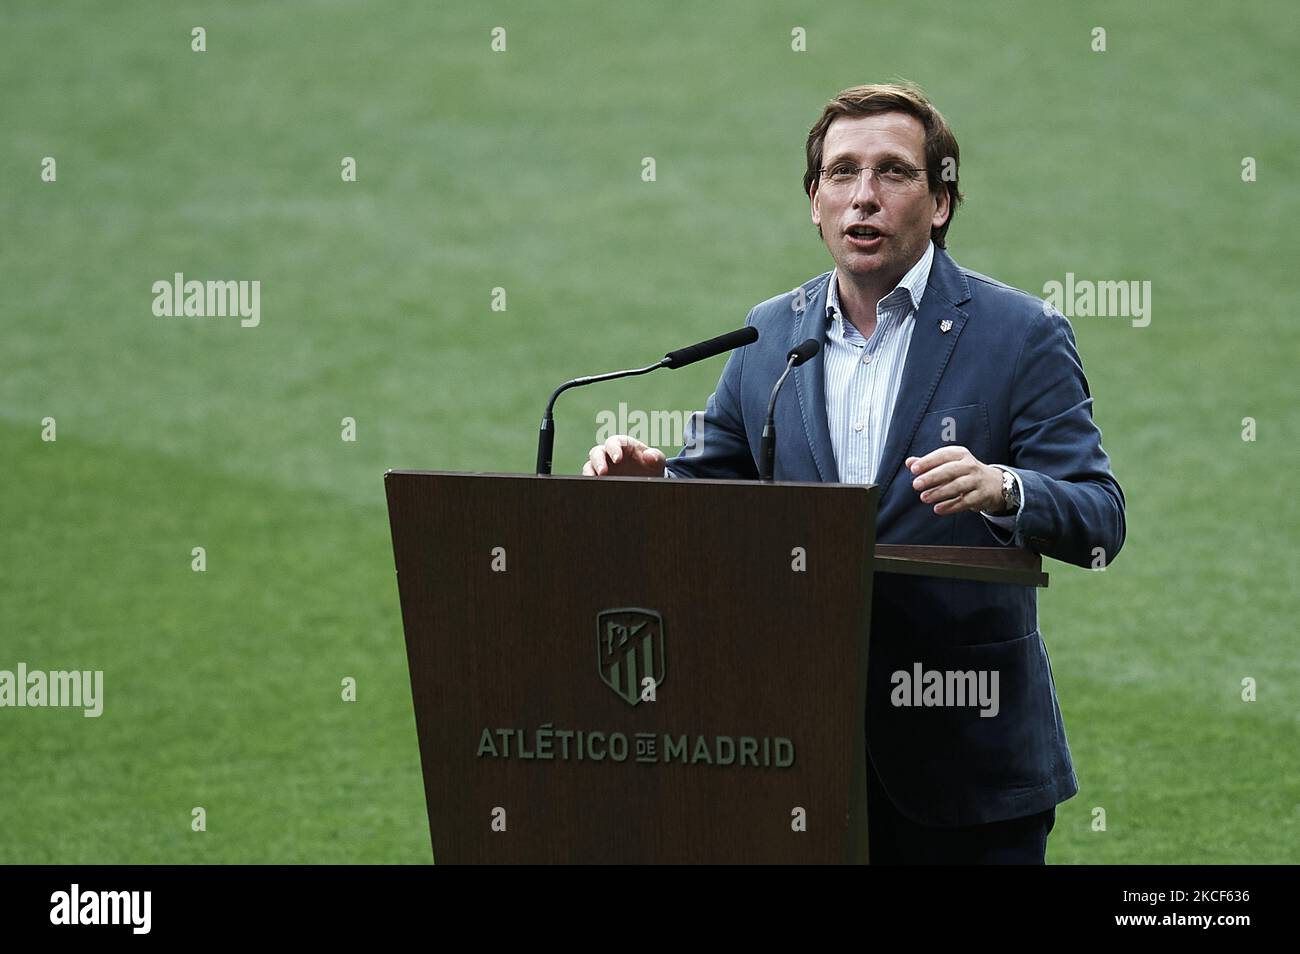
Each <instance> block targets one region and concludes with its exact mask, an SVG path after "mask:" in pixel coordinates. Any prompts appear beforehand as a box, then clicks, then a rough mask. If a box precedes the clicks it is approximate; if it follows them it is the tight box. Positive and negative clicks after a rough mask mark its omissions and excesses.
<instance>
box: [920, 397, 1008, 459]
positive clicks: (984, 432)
mask: <svg viewBox="0 0 1300 954" xmlns="http://www.w3.org/2000/svg"><path fill="white" fill-rule="evenodd" d="M953 444H955V445H960V446H962V447H965V448H966V449H967V450H969V451H970V452H971V453H972V454H974V455H975V457H976V458H977V459H978V460H980V461H982V462H984V463H990V461H989V460H988V453H989V444H990V440H989V412H988V408H987V407H985V405H983V404H963V405H961V406H960V407H945V408H941V409H940V410H938V411H931V412H930V413H928V414H926V415H925V416H924V417H922V418H921V423H920V425H918V426H917V428H916V434H914V435H913V437H912V446H911V447H910V448H909V449H908V452H907V456H908V457H924V456H925V455H926V454H928V453H930V452H931V451H935V450H938V449H939V448H940V447H944V446H946V445H953Z"/></svg>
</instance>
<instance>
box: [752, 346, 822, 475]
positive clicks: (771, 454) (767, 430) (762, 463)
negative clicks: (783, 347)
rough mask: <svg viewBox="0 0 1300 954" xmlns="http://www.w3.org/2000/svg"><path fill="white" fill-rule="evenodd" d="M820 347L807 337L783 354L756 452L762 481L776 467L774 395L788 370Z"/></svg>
mask: <svg viewBox="0 0 1300 954" xmlns="http://www.w3.org/2000/svg"><path fill="white" fill-rule="evenodd" d="M821 349H822V343H821V342H820V341H818V340H817V339H816V338H809V339H808V340H807V341H805V342H803V344H801V345H799V346H798V347H795V348H791V349H790V352H789V353H788V354H787V355H786V356H785V370H784V371H782V372H781V377H779V378H777V380H776V386H775V387H773V388H772V397H771V398H769V399H768V402H767V421H766V422H765V423H764V424H763V443H762V445H761V447H760V450H759V454H758V479H759V480H761V481H763V482H764V483H769V484H770V483H771V482H772V473H773V471H774V470H775V469H776V396H777V395H778V394H780V393H781V385H783V384H785V379H786V378H787V377H789V376H790V372H791V371H792V370H793V369H795V368H797V367H799V365H801V364H803V363H804V362H805V361H807V360H808V359H809V358H811V357H813V356H814V355H815V354H817V352H818V351H820V350H821Z"/></svg>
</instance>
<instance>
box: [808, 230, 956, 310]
mask: <svg viewBox="0 0 1300 954" xmlns="http://www.w3.org/2000/svg"><path fill="white" fill-rule="evenodd" d="M933 262H934V242H932V241H931V242H926V245H925V252H924V253H923V254H922V255H921V257H920V258H919V259H918V260H917V262H916V264H915V265H913V266H912V267H911V268H909V269H908V270H907V274H906V275H904V276H903V277H902V278H901V279H899V282H898V284H897V285H895V286H894V287H893V289H892V290H891V291H890V292H889V294H888V295H886V296H885V297H884V298H882V299H880V304H879V305H877V306H876V308H877V309H879V308H880V307H881V305H883V306H885V307H886V308H888V307H889V306H890V305H891V304H893V303H894V302H898V301H899V299H900V298H902V297H904V296H906V297H907V298H909V299H910V300H911V305H912V308H913V309H917V310H919V309H920V307H921V296H922V295H924V294H925V286H926V285H927V284H929V282H930V266H931V264H933ZM839 277H840V270H839V269H838V268H836V269H835V270H834V271H833V272H831V278H830V283H829V286H828V291H827V293H826V317H827V318H828V319H830V318H838V317H840V316H841V315H842V314H843V313H842V312H841V311H840V290H839Z"/></svg>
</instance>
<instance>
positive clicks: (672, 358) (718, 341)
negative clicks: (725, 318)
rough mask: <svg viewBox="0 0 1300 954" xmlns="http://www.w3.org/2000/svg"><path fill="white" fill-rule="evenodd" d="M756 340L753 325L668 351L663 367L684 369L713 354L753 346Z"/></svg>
mask: <svg viewBox="0 0 1300 954" xmlns="http://www.w3.org/2000/svg"><path fill="white" fill-rule="evenodd" d="M757 340H758V329H757V328H755V327H754V326H753V325H749V326H747V327H744V328H737V329H736V330H735V331H728V332H727V333H726V334H725V335H718V336H717V337H716V338H710V339H709V340H708V341H701V342H700V343H699V344H693V345H690V346H689V347H686V348H678V349H677V350H676V351H669V352H668V354H666V355H664V362H663V366H664V367H665V368H684V367H686V366H687V365H688V364H694V363H695V362H696V361H703V360H704V359H705V358H712V357H713V356H714V355H715V354H722V353H723V352H724V351H732V350H734V349H736V348H741V347H744V346H745V345H748V344H753V343H754V342H755V341H757Z"/></svg>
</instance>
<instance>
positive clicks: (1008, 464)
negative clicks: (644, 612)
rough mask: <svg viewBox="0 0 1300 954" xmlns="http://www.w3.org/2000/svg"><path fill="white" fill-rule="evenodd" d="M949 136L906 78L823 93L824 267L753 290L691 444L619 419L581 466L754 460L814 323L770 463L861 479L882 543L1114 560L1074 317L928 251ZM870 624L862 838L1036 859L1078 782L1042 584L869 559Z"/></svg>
mask: <svg viewBox="0 0 1300 954" xmlns="http://www.w3.org/2000/svg"><path fill="white" fill-rule="evenodd" d="M958 158H959V154H958V149H957V142H956V139H955V137H954V136H953V135H952V132H951V130H950V129H949V128H948V126H947V124H946V122H945V121H944V120H943V117H942V116H941V115H940V114H939V113H938V111H937V110H936V109H934V107H933V106H932V105H931V104H930V103H929V102H928V100H926V98H925V97H924V95H923V94H922V93H921V92H920V91H919V90H918V89H916V88H915V87H912V86H907V85H872V86H860V87H854V88H851V89H848V90H845V91H843V92H842V93H840V94H839V95H838V96H836V97H835V99H833V100H831V102H830V103H828V104H827V106H826V108H825V109H824V110H823V113H822V116H821V118H820V119H819V120H818V121H817V123H816V124H815V125H814V126H813V127H812V130H811V131H810V133H809V136H808V142H807V159H808V166H807V172H806V174H805V180H804V189H805V192H806V193H807V194H808V196H809V200H810V203H811V215H812V220H813V222H814V224H816V225H817V227H818V232H819V234H820V235H821V236H822V239H823V240H824V241H825V243H826V246H827V248H828V250H829V251H830V253H831V257H832V258H833V259H834V261H835V268H834V269H833V270H832V271H830V272H827V273H825V274H823V275H819V276H817V277H816V278H813V279H810V280H809V281H807V282H805V283H804V284H803V285H801V286H799V287H798V288H796V289H794V290H793V291H791V292H786V293H784V294H781V295H778V296H776V297H774V298H770V299H768V300H767V301H765V302H763V303H762V304H760V305H757V306H755V307H754V308H753V309H752V310H751V311H750V313H749V316H748V318H747V319H746V324H748V325H753V326H754V327H755V328H757V329H758V331H759V335H760V336H759V340H758V341H757V343H755V344H753V345H751V346H749V347H746V348H742V349H739V350H737V351H734V352H732V354H731V356H730V358H729V359H728V361H727V364H726V367H725V369H724V370H723V372H722V377H721V379H720V380H719V382H718V387H717V390H716V391H715V392H714V394H713V395H712V396H711V397H710V398H709V400H708V405H707V407H706V410H705V414H704V423H703V425H702V431H701V432H699V433H692V434H689V435H688V440H687V445H688V448H691V450H690V452H683V453H682V454H680V455H679V456H677V457H674V458H673V459H672V460H671V461H666V460H665V458H664V455H663V453H662V452H660V451H659V450H657V449H655V448H650V447H647V446H646V445H645V444H643V443H641V442H640V441H637V440H635V439H633V438H630V437H627V436H625V435H618V436H616V437H611V438H610V439H609V440H608V441H606V442H605V443H603V444H600V445H597V446H596V447H594V448H592V450H591V453H590V458H589V460H588V461H587V463H586V464H585V466H584V468H583V472H584V473H585V474H591V475H596V476H600V475H604V474H619V475H666V476H669V477H676V478H690V477H712V478H733V479H757V477H758V465H757V460H758V456H759V448H760V443H761V435H762V431H763V424H764V420H765V417H766V411H767V402H768V399H769V395H770V392H771V388H772V385H773V383H774V382H775V381H776V380H777V378H778V377H779V376H780V374H781V372H782V371H783V370H784V368H785V365H786V357H787V353H788V352H789V351H790V349H791V348H793V347H794V346H795V345H797V344H799V343H800V342H802V341H804V340H805V339H807V338H814V339H816V340H818V341H819V342H820V343H821V346H822V347H821V350H820V351H819V352H818V354H817V356H816V357H815V358H813V359H812V360H809V361H807V362H806V363H804V364H802V365H801V366H799V367H798V368H796V369H795V370H794V372H793V373H792V380H791V381H789V382H787V386H786V387H785V388H784V389H783V390H782V392H781V396H780V399H779V400H778V402H777V405H776V424H777V433H778V434H779V444H778V447H777V454H776V466H775V478H776V479H777V480H790V481H826V482H845V483H851V482H864V483H865V482H871V483H876V484H877V485H878V486H879V488H880V506H879V515H878V520H877V528H876V535H877V540H878V541H879V542H881V543H904V544H934V545H946V546H993V545H997V544H1005V545H1013V546H1018V547H1026V548H1029V549H1031V550H1035V551H1037V552H1038V553H1041V554H1043V555H1044V556H1048V557H1053V558H1055V559H1058V560H1062V561H1065V562H1067V563H1073V564H1076V565H1078V566H1084V567H1090V568H1100V567H1103V566H1105V565H1107V564H1109V562H1110V561H1111V560H1112V559H1114V557H1115V555H1116V554H1117V553H1118V552H1119V550H1120V547H1121V546H1122V545H1123V542H1124V530H1125V522H1124V496H1123V492H1122V490H1121V489H1120V486H1119V484H1118V482H1117V481H1116V480H1115V478H1114V476H1113V475H1112V474H1111V471H1110V464H1109V459H1108V457H1107V455H1106V453H1105V451H1103V450H1102V447H1101V442H1100V438H1101V435H1100V432H1099V430H1098V429H1097V426H1096V425H1095V424H1094V423H1093V419H1092V397H1091V394H1090V392H1089V390H1088V383H1087V380H1086V378H1085V377H1084V374H1083V367H1082V364H1081V362H1080V359H1079V354H1078V350H1077V348H1076V345H1075V338H1074V333H1073V331H1072V329H1071V327H1070V324H1069V322H1068V321H1067V320H1066V319H1065V318H1064V317H1063V316H1062V315H1061V314H1060V313H1059V312H1057V311H1055V310H1054V309H1052V308H1051V307H1050V306H1047V305H1045V304H1044V302H1043V301H1042V299H1039V298H1036V297H1034V296H1032V295H1028V294H1026V293H1024V292H1022V291H1018V290H1016V289H1014V288H1010V287H1008V286H1007V285H1004V284H1002V283H1001V282H997V281H994V280H993V279H991V278H987V277H985V276H983V275H980V274H977V273H975V272H972V271H969V270H967V269H964V268H962V267H960V266H958V265H957V264H956V263H955V262H954V261H953V260H952V258H951V257H950V256H949V255H948V253H947V252H946V251H945V239H946V233H947V230H948V226H949V225H950V224H951V221H952V214H953V212H954V211H955V208H956V206H957V204H958V203H959V202H960V201H961V198H962V196H961V193H960V191H959V189H958V177H957V163H958ZM791 384H792V385H793V386H791ZM871 633H872V641H871V646H870V650H869V661H868V699H869V703H868V711H867V725H866V729H867V747H868V751H869V755H870V758H869V759H868V764H869V772H868V775H869V778H868V799H869V802H868V804H869V811H868V815H869V828H870V832H869V841H870V845H869V847H870V852H871V857H872V861H873V862H876V863H880V862H898V863H926V862H943V863H996V862H1019V863H1037V864H1041V863H1042V862H1043V860H1044V858H1045V852H1046V841H1047V835H1048V833H1049V832H1050V830H1051V828H1052V826H1053V824H1054V821H1055V806H1056V805H1057V804H1058V803H1059V802H1062V801H1064V800H1065V799H1068V798H1070V797H1071V796H1073V795H1074V794H1075V793H1076V792H1077V791H1078V783H1077V780H1076V778H1075V774H1074V768H1073V764H1072V762H1071V758H1070V750H1069V746H1068V744H1067V741H1066V735H1065V728H1064V725H1063V723H1062V720H1061V712H1060V707H1059V706H1058V704H1057V700H1056V689H1055V682H1054V679H1053V675H1052V669H1051V664H1050V661H1049V660H1048V656H1047V651H1046V648H1045V646H1044V644H1043V640H1042V636H1041V634H1040V631H1039V626H1038V614H1037V592H1036V590H1035V589H1033V588H1032V587H1022V586H1008V585H1000V584H991V583H978V582H969V581H963V580H945V579H937V578H926V577H914V576H899V575H885V576H881V577H878V578H877V581H876V584H875V592H874V603H873V615H872V626H871ZM930 672H937V673H939V674H941V676H942V675H943V674H953V673H983V674H986V676H987V680H986V682H985V683H983V684H981V688H982V689H988V688H990V687H991V688H992V690H993V692H992V698H990V697H989V696H988V694H987V693H986V694H985V695H984V696H982V697H981V698H982V699H983V702H982V703H981V704H978V705H975V704H972V702H973V701H974V700H972V699H969V698H968V699H965V700H964V702H962V701H961V700H954V699H952V698H947V697H944V696H943V695H942V693H941V692H940V693H938V694H936V695H935V696H934V697H933V698H930V699H927V700H922V699H921V695H920V689H919V687H917V686H914V685H913V683H914V682H918V681H919V679H918V677H921V676H922V675H923V674H925V673H930ZM994 674H996V675H994ZM948 681H949V683H950V682H951V677H949V679H948ZM931 686H933V683H931Z"/></svg>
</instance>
